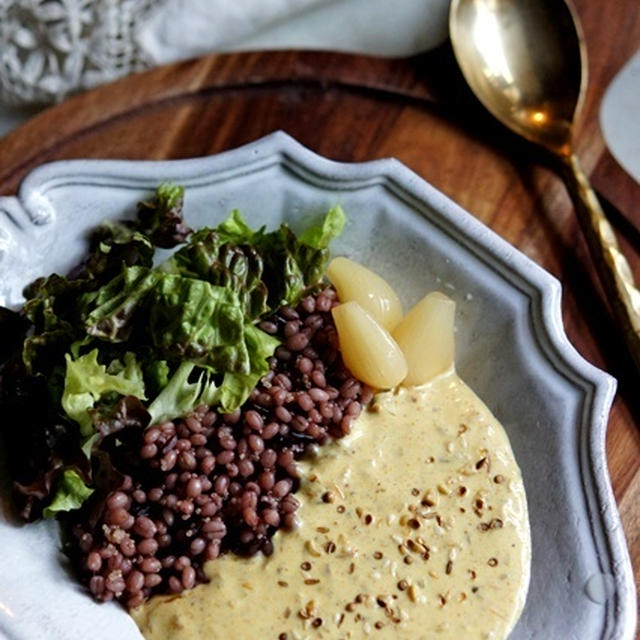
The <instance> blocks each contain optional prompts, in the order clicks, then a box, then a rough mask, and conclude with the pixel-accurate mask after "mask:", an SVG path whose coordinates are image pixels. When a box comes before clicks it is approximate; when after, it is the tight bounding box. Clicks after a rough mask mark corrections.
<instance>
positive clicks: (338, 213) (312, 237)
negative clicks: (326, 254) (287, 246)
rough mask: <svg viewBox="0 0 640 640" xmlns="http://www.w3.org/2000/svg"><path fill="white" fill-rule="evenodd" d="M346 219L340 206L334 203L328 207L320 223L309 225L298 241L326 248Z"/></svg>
mask: <svg viewBox="0 0 640 640" xmlns="http://www.w3.org/2000/svg"><path fill="white" fill-rule="evenodd" d="M346 221H347V217H346V216H345V214H344V211H343V209H342V207H341V206H340V205H336V206H335V207H333V208H332V209H329V212H328V213H327V215H326V216H325V217H324V218H323V220H322V222H321V223H320V224H318V225H314V226H311V227H309V228H308V229H306V230H305V231H304V232H303V233H302V234H301V235H300V242H301V243H302V244H306V245H308V246H310V247H312V248H314V249H326V248H327V247H328V246H329V243H330V242H331V241H332V240H333V239H334V238H337V237H338V236H339V235H340V234H341V233H342V230H343V229H344V225H345V223H346Z"/></svg>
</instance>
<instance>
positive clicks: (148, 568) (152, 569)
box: [140, 558, 162, 573]
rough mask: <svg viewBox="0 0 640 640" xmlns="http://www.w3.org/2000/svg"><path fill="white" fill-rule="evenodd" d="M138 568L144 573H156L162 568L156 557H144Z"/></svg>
mask: <svg viewBox="0 0 640 640" xmlns="http://www.w3.org/2000/svg"><path fill="white" fill-rule="evenodd" d="M140 568H141V569H142V570H143V571H144V572H145V573H158V571H160V569H162V564H161V562H160V560H158V559H157V558H145V559H144V560H143V561H142V562H141V563H140Z"/></svg>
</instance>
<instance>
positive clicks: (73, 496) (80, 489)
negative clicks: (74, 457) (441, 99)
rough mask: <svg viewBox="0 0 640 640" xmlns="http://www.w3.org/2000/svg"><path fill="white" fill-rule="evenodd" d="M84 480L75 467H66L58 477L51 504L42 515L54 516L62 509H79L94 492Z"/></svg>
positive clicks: (46, 516)
mask: <svg viewBox="0 0 640 640" xmlns="http://www.w3.org/2000/svg"><path fill="white" fill-rule="evenodd" d="M93 491H94V490H93V489H91V488H89V487H88V486H87V485H86V484H85V483H84V480H83V479H82V478H81V477H80V476H79V475H78V473H77V472H76V471H74V470H73V469H65V470H64V471H63V473H62V477H60V478H59V479H58V484H57V489H56V492H55V494H54V495H53V499H52V500H51V503H50V504H49V506H47V507H45V508H44V509H43V511H42V515H43V516H44V517H45V518H53V517H55V516H56V515H57V514H58V513H59V512H60V511H71V510H73V509H79V508H80V507H81V506H82V504H83V503H84V501H85V500H86V499H87V498H88V497H89V496H90V495H91V494H92V493H93Z"/></svg>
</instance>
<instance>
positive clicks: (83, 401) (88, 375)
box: [62, 349, 145, 437]
mask: <svg viewBox="0 0 640 640" xmlns="http://www.w3.org/2000/svg"><path fill="white" fill-rule="evenodd" d="M65 360H66V363H67V368H66V372H65V379H64V391H63V393H62V408H63V409H64V411H65V413H66V414H67V415H68V416H69V418H71V419H72V420H74V421H75V422H77V423H78V424H79V425H80V433H81V435H82V436H84V437H89V436H91V435H92V434H93V433H94V427H93V420H92V417H91V410H92V409H93V408H94V405H95V404H96V403H97V402H99V401H100V400H101V399H102V398H103V396H105V395H106V394H108V393H116V394H120V395H123V396H128V395H131V396H135V397H136V398H140V399H142V400H144V399H145V389H144V380H143V378H142V370H141V368H140V365H139V364H138V362H137V360H136V357H135V355H134V354H133V353H131V352H127V353H125V355H124V363H120V362H114V363H111V365H110V369H111V371H112V372H109V371H108V370H107V367H106V366H105V365H103V364H100V363H99V362H98V349H93V350H92V351H90V352H89V353H87V354H85V355H83V356H80V357H79V358H77V359H75V360H74V359H73V358H71V356H70V355H69V354H66V355H65Z"/></svg>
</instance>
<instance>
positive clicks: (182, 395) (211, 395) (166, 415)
mask: <svg viewBox="0 0 640 640" xmlns="http://www.w3.org/2000/svg"><path fill="white" fill-rule="evenodd" d="M192 373H196V374H197V378H196V380H195V381H194V382H189V377H190V376H191V374H192ZM216 392H217V385H216V383H215V381H214V376H213V375H212V374H211V373H210V372H207V371H204V370H202V369H198V368H196V364H195V363H194V362H183V363H182V364H180V365H179V366H178V368H177V370H176V372H175V373H174V374H173V376H172V377H171V378H170V380H169V382H168V384H167V385H166V386H165V388H164V389H163V390H162V391H161V392H160V393H159V394H158V396H157V397H156V399H155V400H154V401H153V402H152V403H151V404H150V405H149V407H148V411H149V414H150V415H151V421H150V424H157V423H159V422H165V421H167V420H174V419H175V418H177V417H178V416H184V415H186V414H188V413H189V412H191V411H193V410H194V409H195V408H196V407H198V406H200V405H201V404H214V402H215V397H216Z"/></svg>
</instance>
